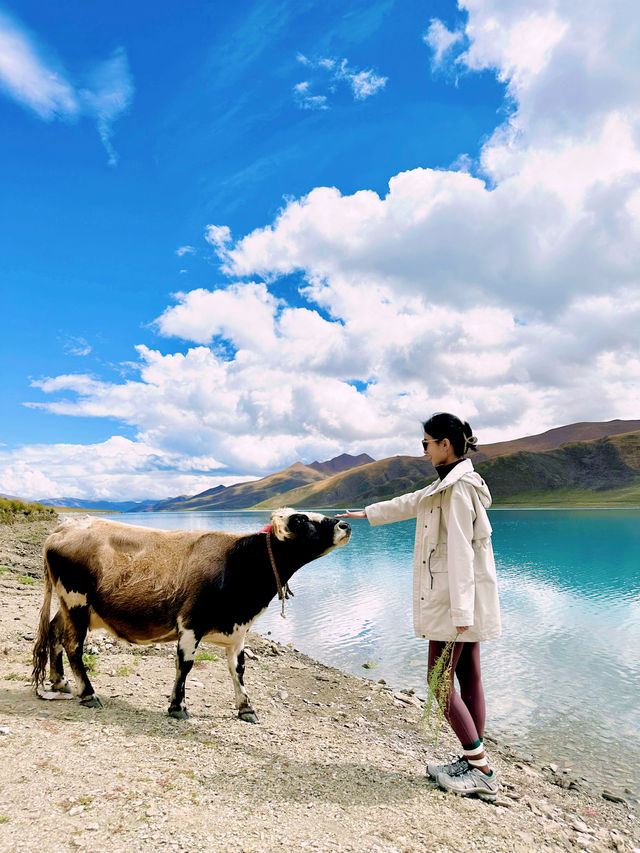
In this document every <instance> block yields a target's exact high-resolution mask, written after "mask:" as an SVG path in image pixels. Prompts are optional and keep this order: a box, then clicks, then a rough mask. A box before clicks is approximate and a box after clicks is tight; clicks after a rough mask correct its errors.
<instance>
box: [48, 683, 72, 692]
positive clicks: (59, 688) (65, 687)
mask: <svg viewBox="0 0 640 853" xmlns="http://www.w3.org/2000/svg"><path fill="white" fill-rule="evenodd" d="M51 689H52V690H53V691H54V692H56V693H73V690H72V689H71V685H70V684H69V682H68V681H61V682H60V684H52V685H51Z"/></svg>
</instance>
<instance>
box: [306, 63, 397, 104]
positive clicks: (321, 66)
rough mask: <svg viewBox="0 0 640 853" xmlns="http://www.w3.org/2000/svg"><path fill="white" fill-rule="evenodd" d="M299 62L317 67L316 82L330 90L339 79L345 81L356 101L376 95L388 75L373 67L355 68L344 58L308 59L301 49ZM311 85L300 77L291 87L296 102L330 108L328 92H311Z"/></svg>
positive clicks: (382, 87) (383, 85) (310, 66)
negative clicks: (377, 72)
mask: <svg viewBox="0 0 640 853" xmlns="http://www.w3.org/2000/svg"><path fill="white" fill-rule="evenodd" d="M297 59H298V62H300V63H301V64H302V65H304V66H305V67H307V68H309V69H313V70H315V71H319V72H320V74H319V76H318V77H317V79H316V81H315V83H316V84H317V85H318V86H321V87H323V88H325V89H326V91H327V92H328V93H329V94H331V93H333V92H334V91H335V89H336V86H337V84H338V83H342V82H344V83H346V84H347V86H348V87H349V88H350V89H351V93H352V95H353V97H354V100H356V101H364V100H366V99H367V98H370V97H371V96H372V95H375V94H376V93H377V92H379V91H380V90H381V89H384V87H385V86H386V84H387V80H388V78H387V77H383V76H382V75H380V74H376V73H375V72H374V71H373V70H372V69H370V68H369V69H363V70H358V69H356V68H352V67H351V66H350V65H349V62H348V60H347V59H341V60H336V59H332V58H331V57H320V58H319V59H310V58H309V57H308V56H305V55H304V54H302V53H299V54H298V56H297ZM312 88H313V85H312V83H311V81H309V80H302V81H301V82H300V83H296V85H295V86H294V87H293V94H294V99H295V101H296V103H297V104H298V106H299V107H301V109H305V110H327V109H329V106H330V105H329V94H319V95H318V94H314V93H313V91H312Z"/></svg>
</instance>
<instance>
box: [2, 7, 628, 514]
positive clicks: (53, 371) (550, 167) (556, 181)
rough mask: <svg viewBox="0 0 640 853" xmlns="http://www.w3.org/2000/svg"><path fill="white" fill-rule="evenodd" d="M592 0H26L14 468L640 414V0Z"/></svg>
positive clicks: (81, 481)
mask: <svg viewBox="0 0 640 853" xmlns="http://www.w3.org/2000/svg"><path fill="white" fill-rule="evenodd" d="M588 6H589V8H590V9H591V7H593V14H591V15H587V16H586V22H585V21H584V20H581V19H580V15H579V8H580V7H579V5H578V4H575V3H572V2H568V0H567V2H560V0H558V2H556V3H551V4H548V3H546V4H545V3H542V2H540V3H537V2H536V3H534V4H532V5H531V6H529V7H528V9H527V10H526V11H522V12H521V14H520V17H518V14H517V13H516V12H514V10H512V9H510V4H509V3H507V2H506V0H505V2H500V0H492V2H489V0H486V2H485V0H473V2H468V3H460V8H458V7H457V6H456V4H455V3H452V2H445V0H441V2H434V3H427V4H423V5H422V6H421V7H419V6H418V4H414V3H406V2H392V0H388V2H381V3H377V4H371V3H356V2H352V3H346V4H345V3H326V2H325V3H322V4H321V3H316V2H307V3H304V2H296V3H293V2H255V3H250V2H249V3H244V4H239V5H238V6H236V7H231V6H230V4H226V3H218V2H215V3H210V4H203V3H185V4H181V5H180V6H179V7H177V6H176V5H175V4H169V3H156V4H148V3H138V4H126V5H125V4H122V3H112V4H109V6H108V7H104V6H102V7H97V6H95V5H91V4H89V5H87V4H86V3H78V2H71V3H65V4H63V5H62V6H60V5H57V6H51V5H46V4H44V5H43V4H41V3H31V2H21V3H19V4H7V3H4V4H2V5H0V55H2V54H4V57H5V58H4V60H1V65H0V120H1V122H2V127H3V128H4V133H3V134H2V137H1V138H0V146H1V150H0V163H1V166H0V168H1V169H2V186H3V190H4V191H3V194H2V198H3V204H2V208H1V209H0V216H1V225H2V230H1V233H2V244H3V249H2V255H3V260H4V263H3V269H2V273H1V276H2V288H3V304H4V307H5V311H4V312H3V313H4V314H5V318H6V319H5V328H4V334H3V338H2V345H3V355H2V365H3V376H2V395H3V412H4V415H5V417H4V418H3V426H2V430H1V431H0V441H1V442H2V445H1V446H0V491H5V492H11V493H14V494H15V493H17V494H25V495H26V496H29V497H46V496H50V497H53V496H58V495H62V494H67V495H68V494H73V495H77V496H84V497H92V496H101V497H112V498H124V497H136V498H140V497H147V496H150V497H162V496H165V495H168V494H176V493H180V492H190V491H197V490H198V489H200V488H207V487H210V486H211V485H215V484H216V483H217V482H225V483H228V482H234V481H237V480H238V479H242V478H247V477H251V476H258V475H260V474H262V473H265V472H266V471H268V470H273V469H274V468H275V467H282V466H283V465H285V464H288V463H290V462H293V461H295V460H296V459H300V458H302V459H303V460H304V461H312V459H313V458H320V457H322V458H328V457H329V456H331V455H335V453H337V452H341V451H342V450H348V451H351V452H361V451H367V452H369V453H371V454H372V455H374V456H376V457H381V456H384V455H389V454H391V453H398V452H415V453H416V455H417V453H418V452H419V448H414V444H415V442H416V440H417V439H416V438H415V435H416V434H418V433H419V420H420V418H421V417H425V416H427V415H428V414H429V413H430V412H431V411H433V410H437V409H440V408H451V409H453V410H454V411H459V413H460V414H461V415H465V416H466V417H468V418H469V420H471V422H472V424H473V426H474V429H475V430H476V432H478V433H479V434H480V437H481V440H482V439H485V440H495V439H498V438H502V437H509V436H516V435H521V434H525V433H530V432H535V431H538V430H539V429H543V428H547V427H549V426H556V425H559V424H561V423H567V422H570V421H572V420H581V419H594V420H602V419H608V418H611V417H637V395H636V396H634V394H633V393H631V391H630V390H629V389H630V387H631V386H629V387H627V383H629V382H630V381H632V380H633V376H634V375H635V374H633V371H632V374H629V365H631V366H632V367H633V370H635V369H636V368H635V364H636V360H637V355H636V354H635V353H634V351H633V325H632V324H633V322H634V318H636V315H635V313H634V312H635V310H636V309H635V306H636V302H635V301H634V300H635V298H636V296H637V286H636V281H635V278H634V273H633V270H632V264H631V261H632V260H633V257H632V255H633V252H631V253H630V252H627V251H626V247H627V246H631V245H632V243H633V229H634V228H636V227H637V212H638V210H640V206H639V205H638V202H637V200H636V196H634V192H635V187H636V181H637V175H638V160H637V157H636V155H637V151H636V143H635V141H634V140H635V139H636V138H637V137H634V132H635V131H636V130H637V126H636V124H635V121H636V115H637V108H638V104H637V103H636V95H635V92H634V89H633V87H632V86H631V85H629V86H628V91H627V90H625V87H622V89H623V91H622V93H621V91H620V90H621V87H620V85H619V82H620V81H619V79H618V78H617V77H616V73H617V74H618V75H620V74H621V73H622V72H621V70H620V65H621V59H620V50H621V47H620V45H625V48H624V49H625V50H628V51H629V66H631V67H632V68H633V73H632V71H631V68H629V69H628V72H627V73H626V77H625V82H628V83H629V81H631V80H632V79H633V75H634V74H635V69H636V66H637V64H638V63H637V60H636V59H635V54H634V52H633V51H632V50H631V47H632V46H633V41H634V34H636V33H637V25H638V12H637V11H636V10H634V9H633V7H632V6H631V7H628V6H627V5H626V4H624V3H622V2H620V3H617V2H615V3H612V4H611V7H610V9H608V10H606V12H603V11H602V10H599V9H598V7H597V5H596V4H595V3H593V4H591V3H589V4H588ZM538 7H539V9H538ZM626 9H630V10H631V11H630V15H628V16H627V20H626V26H627V28H628V29H627V38H626V40H625V33H624V28H623V26H622V22H623V14H622V13H623V11H624V10H626ZM603 15H604V16H605V18H606V20H603ZM590 27H592V28H593V33H592V32H591V30H590V29H589V28H590ZM491 28H493V29H491ZM585 32H586V33H587V34H588V35H589V37H591V36H593V37H594V38H596V37H597V39H599V40H600V42H601V47H602V51H601V52H600V55H599V57H598V58H597V59H595V60H593V63H592V65H591V66H590V67H589V68H588V73H587V72H585V70H584V66H585V65H586V63H584V62H583V63H582V66H581V65H580V62H579V60H580V55H579V54H580V50H581V49H583V48H581V45H582V44H583V42H584V35H585ZM490 33H493V35H490ZM629 33H631V38H629ZM630 43H631V46H629V44H630ZM598 63H600V65H599V66H598ZM558 80H560V81H561V85H559V86H558V85H556V84H557V81H558ZM560 90H562V91H564V92H566V94H565V95H561V94H560ZM635 91H637V89H636V90H635ZM613 92H615V93H616V94H615V98H614V99H613V100H612V98H611V93H613ZM576 93H579V94H580V96H581V97H579V98H576V97H575V95H576ZM610 151H614V152H615V155H614V157H613V160H615V163H613V164H611V163H610V164H609V166H607V167H606V168H605V167H601V166H600V165H599V166H598V167H597V168H595V169H594V168H593V163H594V162H596V163H598V164H601V163H602V162H604V160H605V159H606V157H607V154H608V152H610ZM609 160H611V158H609ZM322 188H335V189H333V190H330V189H326V190H323V189H322ZM616 193H617V194H618V195H617V196H616V202H615V203H616V204H618V203H619V204H621V205H622V206H623V208H624V210H625V211H627V215H628V217H629V222H625V223H620V222H619V220H618V221H617V223H615V225H614V219H613V214H612V207H611V206H612V204H613V201H614V199H613V196H612V194H616ZM621 194H622V195H621ZM623 196H624V197H623ZM210 226H213V228H211V227H210ZM545 229H546V230H545ZM543 231H544V232H545V233H542V232H543ZM547 232H548V233H547ZM605 237H606V239H607V240H608V242H607V248H606V249H605V251H604V253H599V255H598V258H597V260H596V261H595V262H594V259H593V258H592V257H591V256H590V252H593V247H594V246H595V245H600V243H599V241H605ZM583 242H584V247H585V250H584V251H582V243H583ZM609 250H610V251H609ZM621 253H622V254H629V258H628V261H629V268H628V269H627V268H626V266H625V264H626V261H625V263H622V264H621V263H620V261H619V257H620V254H621ZM583 265H584V274H583ZM596 267H597V269H596ZM622 267H625V268H624V269H623V268H622ZM177 294H182V295H177ZM578 298H579V303H578V302H576V300H577V299H578ZM603 298H604V299H605V300H606V304H603V303H602V302H601V301H600V302H598V300H602V299H603ZM616 300H618V301H616ZM578 304H579V306H580V307H579V309H578V311H577V312H576V310H575V308H576V305H578ZM621 304H625V305H626V311H625V321H624V323H623V324H622V328H621V327H620V323H619V319H620V310H619V306H620V305H621ZM630 306H631V308H632V310H630ZM627 324H628V326H629V329H628V332H627ZM636 330H637V326H636ZM141 347H142V348H144V349H140V348H141ZM594 347H595V348H594ZM627 362H628V364H627ZM562 364H565V365H567V366H568V368H569V372H570V374H571V376H567V375H565V376H562V375H561V374H562V371H561V370H559V369H558V366H559V365H562ZM624 365H626V368H625V369H624V370H623V369H622V368H623V366H624ZM573 366H575V369H574V367H573ZM603 386H604V387H605V388H607V389H608V390H607V391H606V392H605V391H604V390H603ZM587 389H589V391H587ZM416 423H418V430H417V431H416V428H415V424H416Z"/></svg>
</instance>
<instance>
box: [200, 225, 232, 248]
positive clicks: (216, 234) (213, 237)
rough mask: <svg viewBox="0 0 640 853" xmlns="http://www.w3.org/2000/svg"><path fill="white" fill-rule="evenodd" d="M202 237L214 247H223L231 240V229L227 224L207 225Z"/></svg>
mask: <svg viewBox="0 0 640 853" xmlns="http://www.w3.org/2000/svg"><path fill="white" fill-rule="evenodd" d="M204 239H205V240H206V241H207V243H209V244H210V245H211V246H214V247H215V248H216V249H223V248H224V247H225V246H226V245H228V244H229V243H230V242H231V230H230V229H229V226H228V225H207V227H206V228H205V234H204Z"/></svg>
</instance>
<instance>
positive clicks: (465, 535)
mask: <svg viewBox="0 0 640 853" xmlns="http://www.w3.org/2000/svg"><path fill="white" fill-rule="evenodd" d="M423 427H424V440H423V442H422V447H423V449H424V453H425V455H426V456H427V457H428V459H430V460H431V462H432V463H433V465H434V467H435V469H436V472H437V473H438V479H437V480H436V481H435V482H433V483H431V484H430V485H429V486H427V487H426V488H424V489H419V490H418V491H415V492H410V493H409V494H406V495H401V496H400V497H397V498H394V499H393V500H389V501H381V502H380V503H375V504H371V505H370V506H368V507H366V509H364V510H346V511H345V512H344V513H339V514H338V517H339V518H367V519H368V520H369V523H370V524H372V525H375V524H388V523H390V522H392V521H404V520H405V519H408V518H416V519H417V522H416V538H415V548H414V583H413V621H414V629H415V633H416V636H418V637H423V638H425V639H428V640H429V673H430V672H431V669H432V667H433V666H434V664H435V662H436V661H437V659H438V657H439V656H440V655H441V654H442V651H443V649H444V647H445V645H446V643H447V642H448V641H449V640H453V639H454V638H455V639H456V643H455V645H454V646H453V665H452V673H451V685H450V692H449V697H448V701H447V703H446V707H445V716H446V719H447V720H448V722H449V723H450V725H451V727H452V729H453V731H454V732H455V734H456V735H457V737H458V739H459V741H460V743H461V744H462V756H461V757H460V758H459V759H458V760H457V761H455V762H453V764H445V765H431V764H428V765H427V774H428V775H429V776H430V777H431V778H432V779H435V780H436V781H437V782H438V784H439V785H440V786H441V787H442V788H444V789H446V790H449V791H454V792H455V793H458V794H461V795H463V796H468V795H470V794H476V795H477V796H479V797H481V798H483V799H487V800H495V798H496V795H497V792H498V782H497V779H496V774H495V772H494V771H493V770H492V769H491V767H490V766H489V763H488V761H487V757H486V755H485V752H484V745H483V741H482V738H483V733H484V722H485V704H484V693H483V689H482V680H481V673H480V641H481V640H490V639H493V638H494V637H498V636H500V607H499V603H498V591H497V582H496V571H495V564H494V560H493V548H492V545H491V525H490V524H489V519H488V517H487V512H486V510H487V507H489V506H491V495H490V493H489V489H488V488H487V486H486V484H485V482H484V481H483V480H482V478H481V477H480V475H479V474H477V473H476V472H475V471H474V470H473V465H472V464H471V460H469V459H466V458H465V454H466V453H467V451H469V450H472V451H475V450H477V442H478V440H477V438H476V437H475V436H474V435H473V434H472V432H471V427H470V426H469V424H468V423H466V421H465V422H464V423H463V422H462V421H461V420H460V419H459V418H457V417H456V416H455V415H451V414H448V413H439V414H436V415H433V416H432V417H431V418H429V420H428V421H426V422H425V423H424V424H423ZM454 672H455V674H456V676H457V678H458V682H459V684H460V693H458V692H456V690H455V688H454V686H453V673H454Z"/></svg>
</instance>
